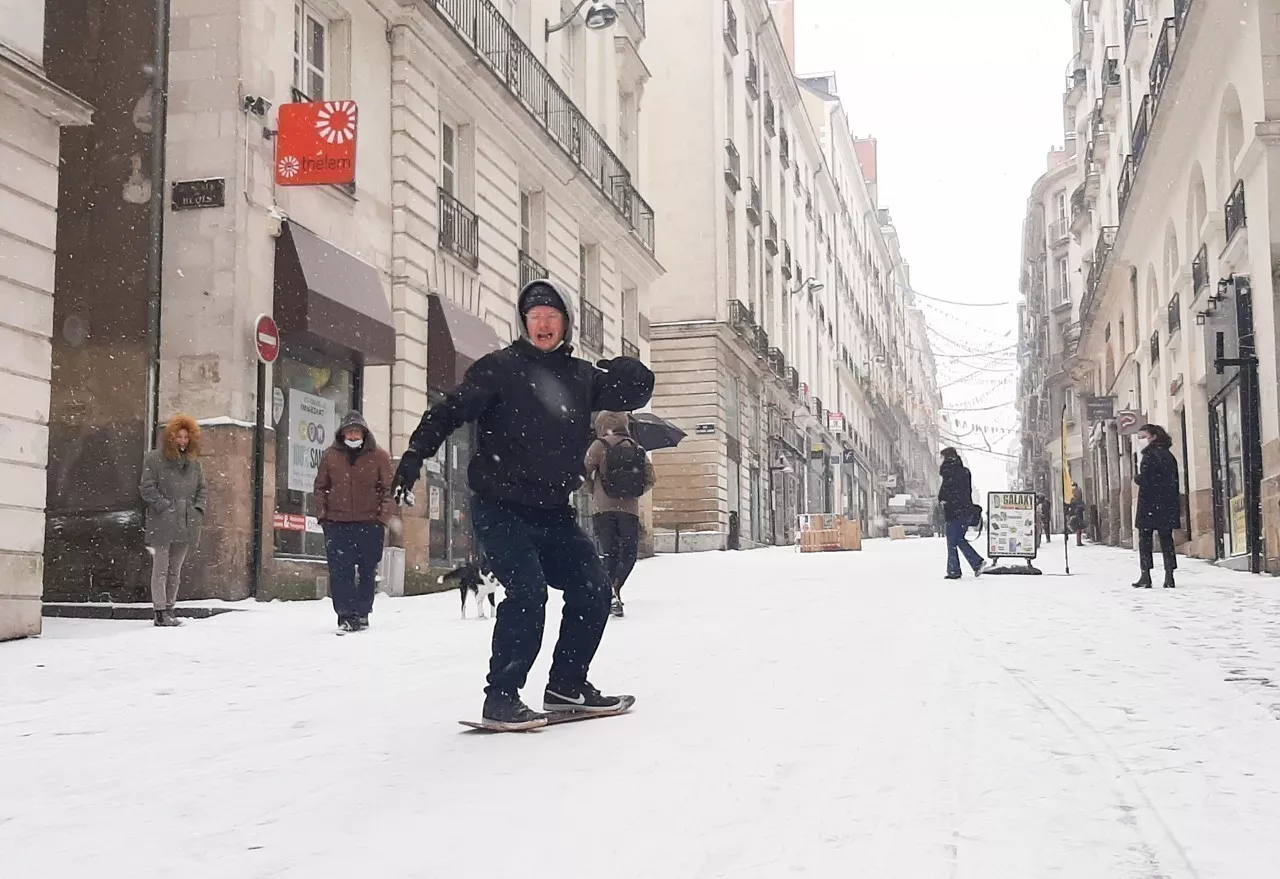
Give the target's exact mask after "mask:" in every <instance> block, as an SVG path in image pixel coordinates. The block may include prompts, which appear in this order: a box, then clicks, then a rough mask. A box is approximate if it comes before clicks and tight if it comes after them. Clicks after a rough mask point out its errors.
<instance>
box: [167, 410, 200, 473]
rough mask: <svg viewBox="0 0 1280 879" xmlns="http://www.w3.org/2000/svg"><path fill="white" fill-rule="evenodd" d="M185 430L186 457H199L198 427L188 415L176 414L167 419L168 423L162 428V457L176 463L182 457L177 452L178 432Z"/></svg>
mask: <svg viewBox="0 0 1280 879" xmlns="http://www.w3.org/2000/svg"><path fill="white" fill-rule="evenodd" d="M184 429H185V430H186V432H187V457H188V458H198V457H200V425H199V424H197V423H196V420H195V419H194V418H192V417H191V416H190V415H183V414H182V413H178V414H177V415H175V416H173V417H172V418H170V419H169V423H168V424H166V425H165V426H164V444H163V446H162V448H163V449H164V456H165V457H166V458H168V459H169V460H170V461H176V460H178V458H180V457H182V453H181V452H180V451H178V431H180V430H184Z"/></svg>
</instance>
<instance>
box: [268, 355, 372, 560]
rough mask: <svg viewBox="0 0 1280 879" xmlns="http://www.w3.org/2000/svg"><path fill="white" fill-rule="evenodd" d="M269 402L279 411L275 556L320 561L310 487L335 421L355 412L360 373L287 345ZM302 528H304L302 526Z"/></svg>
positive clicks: (319, 537) (321, 538) (321, 551)
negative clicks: (271, 400)
mask: <svg viewBox="0 0 1280 879" xmlns="http://www.w3.org/2000/svg"><path fill="white" fill-rule="evenodd" d="M273 372H274V374H275V380H274V381H275V387H274V388H273V389H272V397H273V399H274V400H275V401H276V405H277V406H283V410H282V411H281V414H280V418H279V419H278V420H277V422H276V431H275V436H276V493H275V494H276V506H275V512H276V513H281V514H285V518H284V521H283V525H282V523H281V521H280V520H278V519H276V518H275V517H273V518H272V521H273V522H274V523H275V525H276V527H275V541H274V544H275V554H276V555H277V556H294V557H303V558H324V554H325V553H324V534H323V533H321V531H320V524H319V523H318V522H317V521H316V519H315V513H316V502H315V494H314V492H313V488H314V486H315V480H316V471H317V469H318V467H319V464H320V457H321V456H322V455H323V454H324V451H325V449H327V448H328V447H329V446H330V445H332V444H333V439H334V436H335V435H336V433H337V430H338V420H339V419H341V418H342V416H343V415H345V414H346V413H347V412H348V411H349V410H351V409H355V408H359V402H360V401H359V396H360V392H359V384H360V375H359V372H358V371H357V370H356V369H354V368H353V367H352V365H351V363H350V362H349V361H346V360H341V359H337V358H332V357H328V356H326V355H324V354H321V353H320V352H318V351H314V350H312V349H309V348H294V347H292V346H290V345H289V344H288V343H287V342H286V345H285V351H284V352H283V353H282V354H281V356H280V359H279V360H278V361H276V364H275V368H274V369H273ZM304 523H305V524H304Z"/></svg>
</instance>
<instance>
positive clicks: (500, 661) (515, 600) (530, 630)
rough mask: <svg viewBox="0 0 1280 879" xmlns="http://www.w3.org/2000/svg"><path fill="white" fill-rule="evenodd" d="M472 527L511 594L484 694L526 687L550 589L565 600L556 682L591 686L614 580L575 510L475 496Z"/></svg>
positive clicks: (501, 610)
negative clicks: (588, 681) (589, 679)
mask: <svg viewBox="0 0 1280 879" xmlns="http://www.w3.org/2000/svg"><path fill="white" fill-rule="evenodd" d="M471 522H472V525H473V527H474V528H475V533H476V538H477V539H478V540H479V541H480V545H481V547H483V549H484V552H485V556H486V557H487V558H488V560H489V567H490V569H492V571H493V574H494V576H495V577H497V578H498V580H499V581H500V582H501V583H502V586H503V588H504V590H505V592H506V597H505V598H504V599H503V600H502V603H501V604H499V605H498V620H497V623H496V624H495V625H494V627H493V656H492V658H491V659H490V660H489V678H488V686H487V687H485V693H487V694H498V693H503V694H507V695H511V696H514V695H516V694H517V692H518V691H519V690H520V689H521V688H522V687H523V686H524V685H525V681H526V680H527V679H528V677H529V669H531V668H532V667H533V662H534V660H535V659H537V658H538V650H539V649H540V648H541V647H542V631H543V628H544V626H545V625H546V612H547V607H546V605H547V587H548V586H551V587H554V588H556V589H559V590H561V591H562V592H563V593H564V614H563V616H562V617H561V620H560V637H559V640H557V641H556V649H555V654H554V655H553V657H552V661H551V675H550V683H562V684H565V685H573V684H581V683H583V682H585V681H586V679H587V671H588V669H589V668H590V667H591V660H592V659H593V658H595V655H596V650H597V648H599V646H600V638H601V637H602V636H603V635H604V627H605V624H606V623H607V622H608V621H609V580H608V578H607V576H606V575H605V572H604V568H603V567H601V565H600V558H599V557H598V556H597V555H596V547H595V544H594V543H593V542H592V541H591V538H590V537H588V536H587V535H586V534H585V533H583V531H582V529H581V528H579V527H578V521H577V517H576V514H575V513H574V510H573V508H572V507H570V506H569V505H568V504H565V505H564V506H563V507H557V508H556V509H550V510H543V509H534V508H530V507H521V506H517V505H515V504H506V503H501V502H498V501H493V500H489V499H487V498H484V497H481V496H479V495H474V496H473V497H472V500H471Z"/></svg>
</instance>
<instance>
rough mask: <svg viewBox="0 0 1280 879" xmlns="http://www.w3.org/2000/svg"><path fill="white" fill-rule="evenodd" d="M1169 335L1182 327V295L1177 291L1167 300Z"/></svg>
mask: <svg viewBox="0 0 1280 879" xmlns="http://www.w3.org/2000/svg"><path fill="white" fill-rule="evenodd" d="M1168 312H1169V336H1170V337H1172V336H1173V334H1174V333H1176V332H1177V331H1178V330H1179V329H1181V328H1182V297H1181V296H1179V295H1178V294H1177V293H1174V294H1173V298H1172V299H1170V300H1169V309H1168Z"/></svg>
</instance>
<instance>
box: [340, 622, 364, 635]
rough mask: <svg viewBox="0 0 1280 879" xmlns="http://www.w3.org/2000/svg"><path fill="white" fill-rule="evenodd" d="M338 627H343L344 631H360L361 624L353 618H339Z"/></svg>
mask: <svg viewBox="0 0 1280 879" xmlns="http://www.w3.org/2000/svg"><path fill="white" fill-rule="evenodd" d="M338 628H339V629H341V630H342V631H344V632H358V631H360V626H359V625H358V624H357V623H356V621H355V620H353V619H341V620H338Z"/></svg>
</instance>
